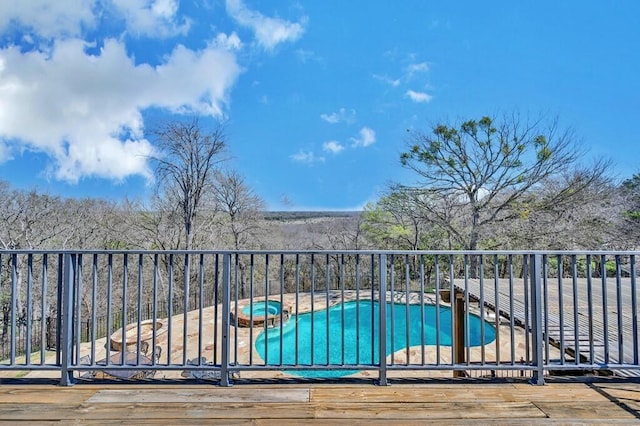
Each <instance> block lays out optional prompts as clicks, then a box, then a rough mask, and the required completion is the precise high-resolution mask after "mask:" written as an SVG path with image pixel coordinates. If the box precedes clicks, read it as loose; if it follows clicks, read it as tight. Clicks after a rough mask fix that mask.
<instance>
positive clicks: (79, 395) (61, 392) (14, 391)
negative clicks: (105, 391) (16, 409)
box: [0, 386, 96, 404]
mask: <svg viewBox="0 0 640 426" xmlns="http://www.w3.org/2000/svg"><path fill="white" fill-rule="evenodd" d="M0 390H2V391H1V392H0V404H3V403H22V404H52V403H60V404H67V403H77V402H83V401H86V400H87V399H89V398H90V397H91V396H92V395H93V394H95V393H96V391H95V390H91V389H86V390H85V389H82V390H78V389H71V388H56V389H55V392H52V391H51V387H50V388H49V391H34V390H33V389H31V388H30V387H29V386H26V387H20V388H5V389H3V387H0Z"/></svg>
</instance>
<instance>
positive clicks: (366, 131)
mask: <svg viewBox="0 0 640 426" xmlns="http://www.w3.org/2000/svg"><path fill="white" fill-rule="evenodd" d="M351 141H352V142H353V145H352V146H353V147H367V146H369V145H373V144H374V143H376V132H375V131H373V129H370V128H369V127H363V128H362V129H360V132H359V136H358V137H355V138H351Z"/></svg>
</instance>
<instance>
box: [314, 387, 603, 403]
mask: <svg viewBox="0 0 640 426" xmlns="http://www.w3.org/2000/svg"><path fill="white" fill-rule="evenodd" d="M567 395H571V397H572V398H579V399H580V400H583V401H600V402H602V401H605V400H606V397H605V396H603V395H600V394H598V393H597V392H594V391H593V389H590V388H589V387H588V386H587V385H585V384H562V385H561V386H559V385H548V386H545V389H544V392H542V391H541V390H540V389H539V388H537V387H535V386H531V385H529V384H522V385H519V384H497V385H494V384H482V385H473V384H471V385H464V386H459V385H452V386H450V387H447V386H442V385H437V386H435V385H434V386H429V385H426V386H425V387H417V386H409V385H406V386H405V385H393V386H392V387H391V388H390V389H388V390H387V389H385V388H368V387H361V388H355V389H353V388H337V387H336V388H334V387H318V388H313V389H311V401H312V402H314V403H332V402H342V401H361V402H399V401H402V402H414V403H424V402H443V401H452V400H455V401H459V402H477V403H484V402H496V401H507V402H525V401H531V400H533V401H549V402H553V401H557V400H559V399H566V398H567Z"/></svg>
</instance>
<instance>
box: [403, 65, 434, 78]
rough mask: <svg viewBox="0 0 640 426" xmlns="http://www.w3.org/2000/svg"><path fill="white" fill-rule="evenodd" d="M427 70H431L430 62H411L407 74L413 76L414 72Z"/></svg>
mask: <svg viewBox="0 0 640 426" xmlns="http://www.w3.org/2000/svg"><path fill="white" fill-rule="evenodd" d="M427 71H429V64H427V63H426V62H420V63H417V64H409V66H408V67H407V74H409V76H412V75H413V74H416V73H419V72H427Z"/></svg>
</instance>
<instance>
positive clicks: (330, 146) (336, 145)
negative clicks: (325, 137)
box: [322, 141, 344, 154]
mask: <svg viewBox="0 0 640 426" xmlns="http://www.w3.org/2000/svg"><path fill="white" fill-rule="evenodd" d="M322 149H323V150H325V151H326V152H330V153H332V154H338V153H339V152H340V151H342V150H343V149H344V146H343V145H342V144H341V143H340V142H337V141H329V142H325V143H323V144H322Z"/></svg>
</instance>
